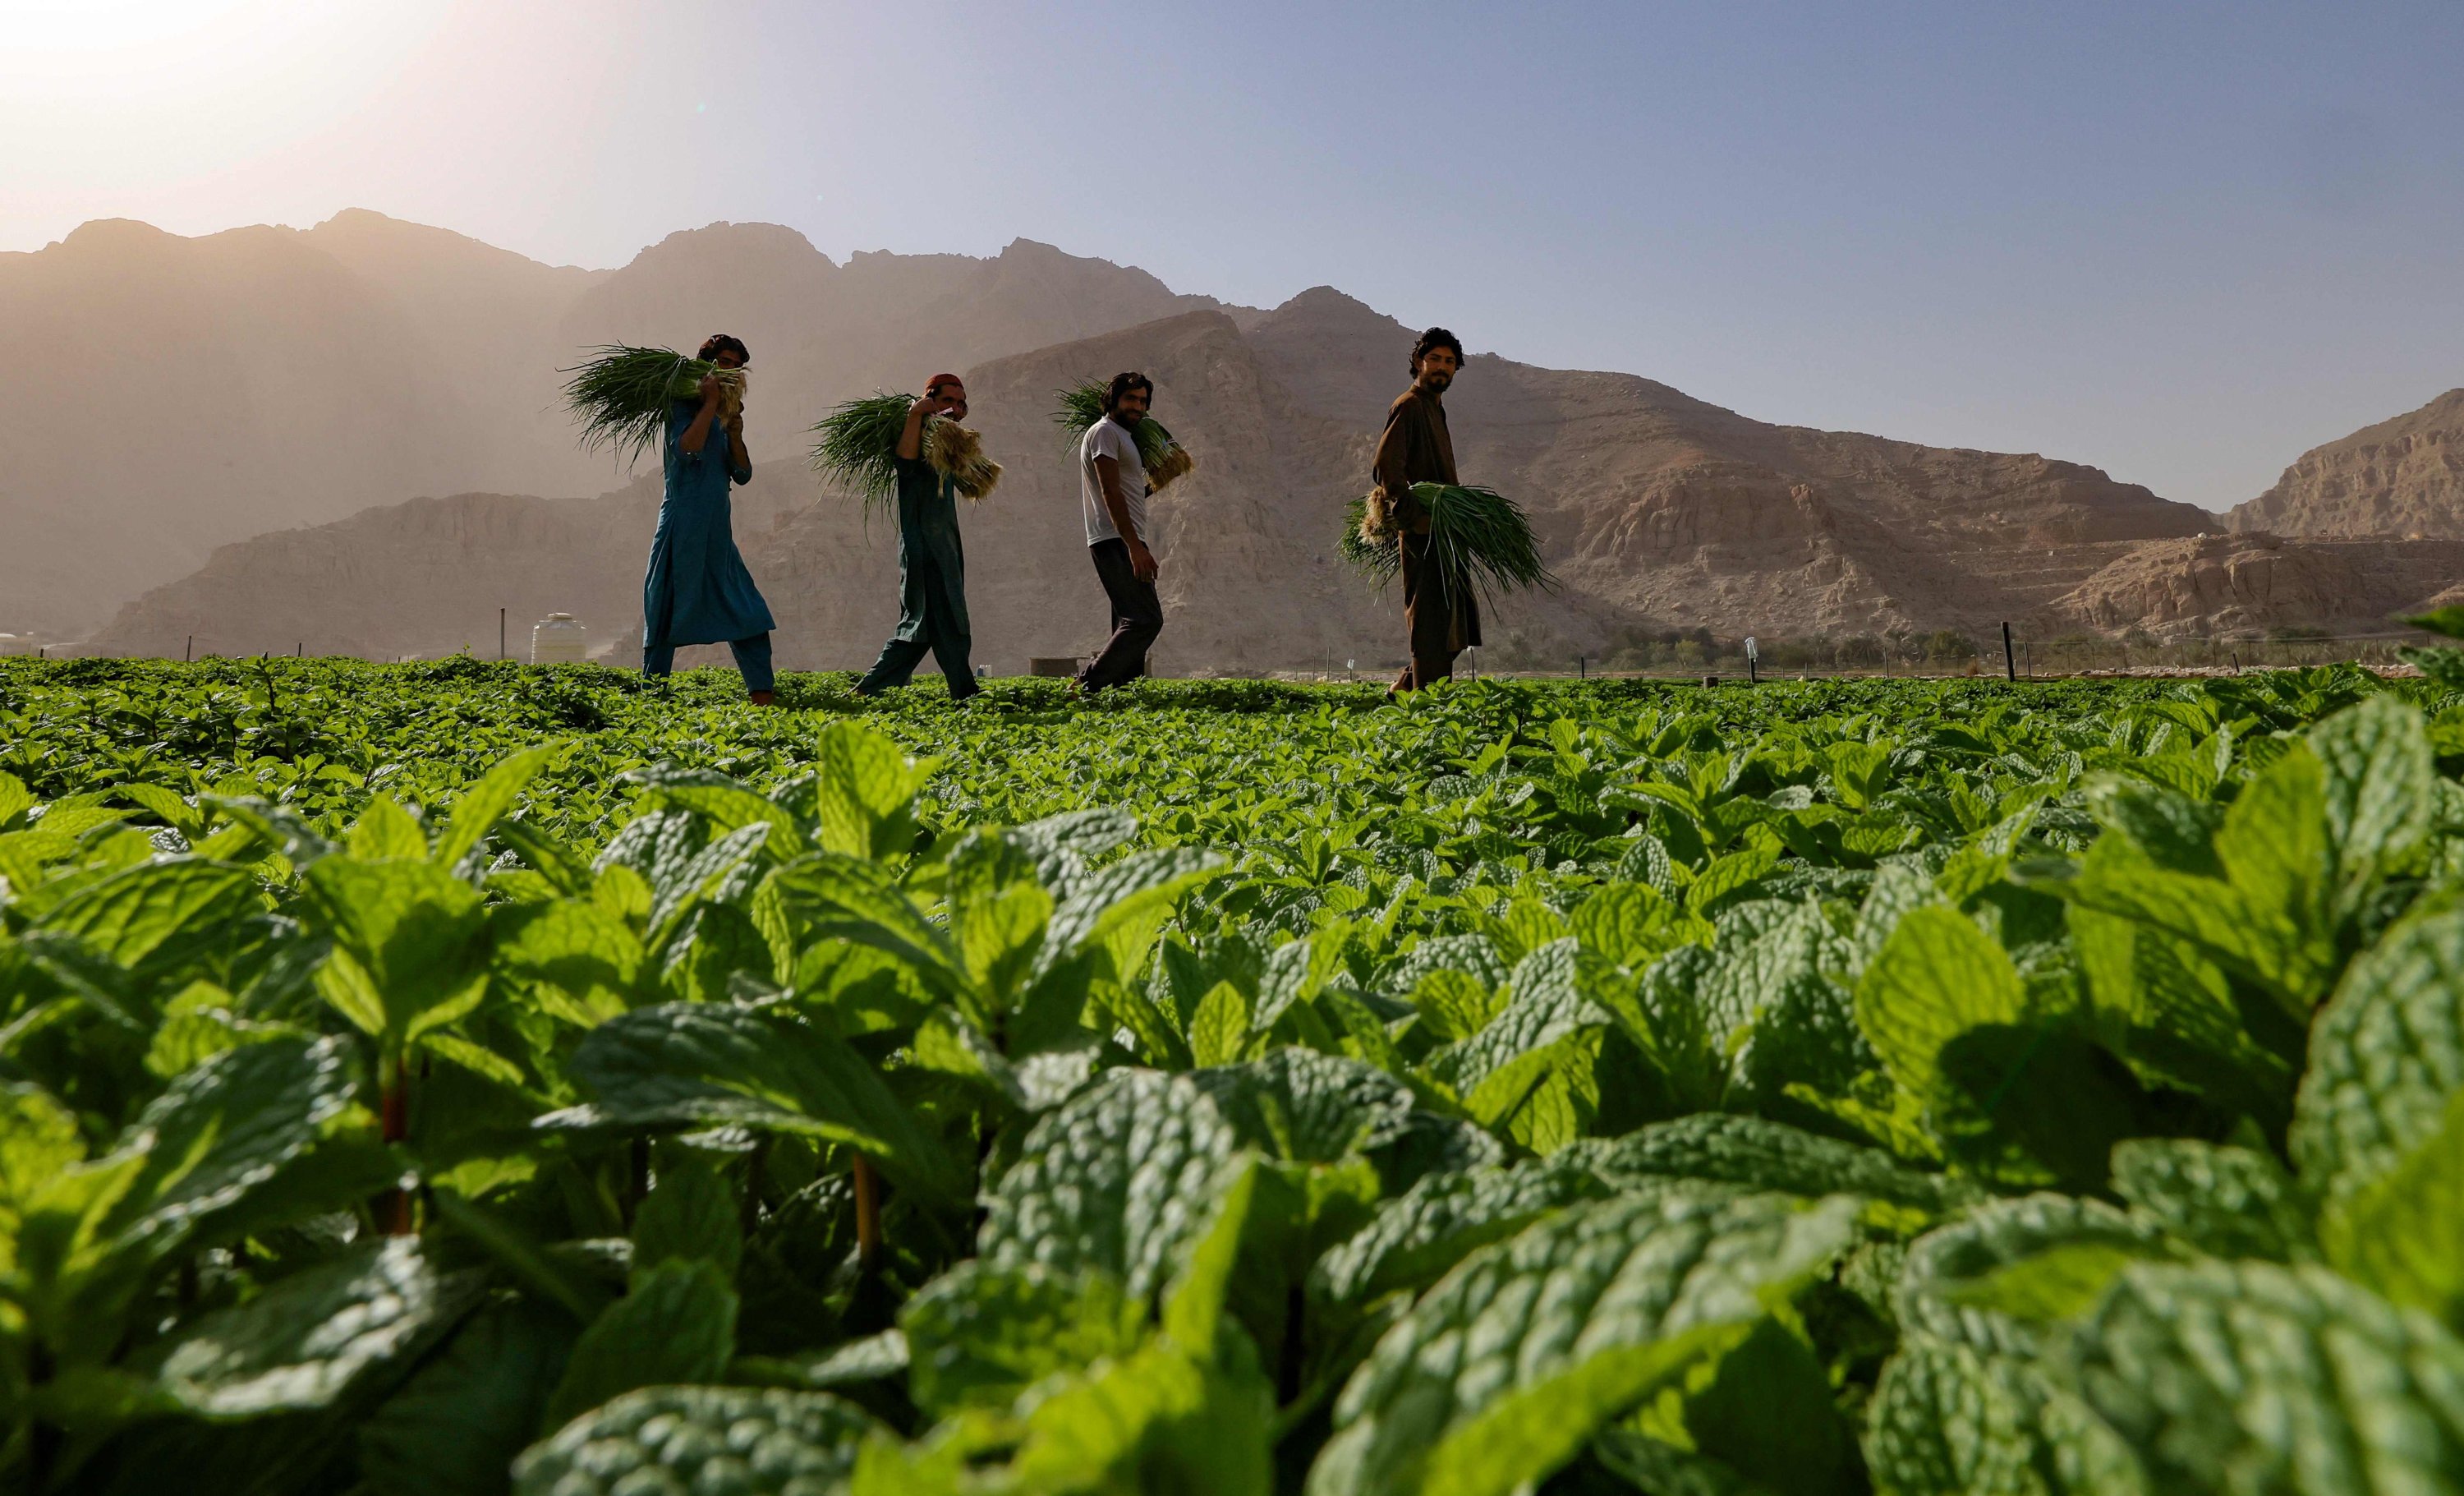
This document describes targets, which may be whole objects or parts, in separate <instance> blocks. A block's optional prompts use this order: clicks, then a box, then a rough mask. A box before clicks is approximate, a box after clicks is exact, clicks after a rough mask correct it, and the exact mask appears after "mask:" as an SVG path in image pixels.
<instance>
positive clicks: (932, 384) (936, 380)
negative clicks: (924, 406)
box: [924, 374, 967, 393]
mask: <svg viewBox="0 0 2464 1496" xmlns="http://www.w3.org/2000/svg"><path fill="white" fill-rule="evenodd" d="M942 385H957V386H958V387H959V388H961V389H964V388H966V387H967V382H966V381H965V380H962V379H960V378H959V377H958V376H957V375H956V374H935V375H934V376H933V377H932V378H931V379H928V380H926V381H925V382H924V388H925V391H926V392H927V393H930V392H931V391H933V390H935V389H938V388H940V387H941V386H942Z"/></svg>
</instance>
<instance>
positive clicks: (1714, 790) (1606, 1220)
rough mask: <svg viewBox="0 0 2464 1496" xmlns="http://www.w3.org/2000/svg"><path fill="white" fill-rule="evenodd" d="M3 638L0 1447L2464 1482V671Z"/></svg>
mask: <svg viewBox="0 0 2464 1496" xmlns="http://www.w3.org/2000/svg"><path fill="white" fill-rule="evenodd" d="M847 686H848V681H847V677H844V676H802V677H795V676H791V677H788V678H786V679H784V680H783V681H782V682H781V699H782V702H783V704H784V705H785V706H786V707H787V710H783V711H776V710H774V711H766V712H765V711H760V710H757V709H753V708H750V707H748V706H745V705H743V704H742V703H741V701H740V699H739V698H740V688H739V687H738V686H737V683H736V680H735V677H734V676H733V675H732V674H725V675H721V674H714V673H709V672H701V673H695V674H691V675H688V676H685V677H680V678H678V680H677V681H676V683H675V684H674V685H673V686H672V687H671V688H670V689H669V690H667V691H665V692H645V691H644V690H642V689H641V688H640V687H639V685H638V683H637V682H636V681H634V680H633V679H632V678H631V677H629V676H627V675H622V674H619V673H617V672H613V671H598V670H593V669H585V668H573V669H562V670H523V669H517V668H515V667H511V666H489V665H481V664H477V663H474V662H472V661H468V660H458V661H448V662H442V663H438V664H432V665H419V666H408V667H382V666H371V665H359V664H352V663H346V662H345V663H337V662H297V661H267V662H220V661H215V662H208V663H206V664H202V665H197V666H179V665H156V664H143V663H133V662H119V661H72V662H65V663H50V664H44V663H35V662H26V661H5V662H0V879H5V880H6V883H5V892H0V1408H4V1409H6V1410H7V1423H6V1427H5V1437H6V1439H7V1443H6V1445H5V1448H0V1472H5V1475H6V1477H7V1480H8V1481H9V1482H10V1483H11V1487H10V1488H14V1489H27V1490H59V1491H70V1490H75V1491H80V1492H83V1491H96V1492H113V1493H117V1492H128V1493H132V1496H133V1493H140V1492H143V1493H149V1496H150V1493H153V1492H158V1491H164V1490H177V1491H180V1492H183V1493H193V1492H224V1491H229V1492H234V1493H236V1492H250V1493H263V1496H279V1493H288V1492H327V1491H331V1492H368V1493H386V1496H391V1493H403V1496H409V1493H414V1492H418V1493H448V1496H458V1493H465V1492H487V1491H503V1490H507V1489H512V1490H516V1491H519V1492H522V1493H525V1496H595V1493H606V1496H648V1493H666V1492H710V1493H737V1492H779V1493H791V1492H792V1493H797V1496H806V1493H824V1492H832V1491H841V1490H848V1491H854V1492H861V1493H864V1496H891V1493H921V1496H935V1493H957V1492H1022V1493H1026V1492H1032V1493H1046V1492H1050V1493H1058V1492H1133V1491H1154V1492H1174V1493H1180V1492H1190V1493H1200V1496H1216V1493H1221V1496H1235V1493H1264V1492H1267V1491H1293V1492H1307V1493H1309V1496H1346V1493H1353V1492H1359V1493H1366V1496H1388V1493H1425V1496H1439V1493H1445V1496H1508V1493H1513V1492H1520V1491H1527V1490H1543V1491H1549V1492H1567V1493H1573V1492H1581V1493H1591V1492H1610V1491H1624V1490H1637V1489H1639V1490H1644V1491H1651V1492H1660V1493H1666V1496H1696V1493H1703V1496H1724V1493H1746V1492H1754V1491H1771V1492H1782V1493H1793V1492H1814V1493H1822V1492H1859V1491H1865V1490H1880V1491H1889V1492H1911V1493H1914V1492H1953V1491H1981V1492H1995V1493H2013V1496H2021V1493H2048V1496H2051V1493H2087V1492H2098V1493H2106V1492H2134V1491H2145V1492H2151V1493H2153V1492H2178V1491H2217V1492H2235V1493H2243V1492H2250V1493H2260V1492H2266V1493H2275V1492H2322V1493H2323V1492H2345V1491H2354V1492H2387V1493H2394V1492H2431V1491H2440V1490H2453V1489H2459V1488H2464V1336H2459V1333H2458V1331H2459V1330H2464V789H2459V786H2458V784H2457V782H2456V780H2455V775H2456V773H2457V771H2458V770H2459V769H2464V704H2458V703H2464V693H2458V692H2457V691H2456V690H2454V689H2453V688H2452V687H2451V686H2450V685H2448V684H2442V683H2441V682H2439V681H2437V680H2431V681H2409V682H2398V683H2392V684H2387V683H2381V682H2379V681H2377V680H2376V679H2374V678H2373V677H2370V676H2368V675H2365V674H2363V673H2361V672H2359V671H2345V670H2320V671H2298V672H2294V671H2288V672H2280V673H2275V674H2269V675H2254V676H2248V677H2241V678H2229V679H2220V680H2216V681H2212V682H2208V683H2203V684H2198V685H2175V684H2145V685H2098V686H2090V685H2048V686H2034V687H2030V686H2019V687H2013V686H2008V685H2003V684H2000V683H1993V682H1983V683H1980V682H1945V683H1919V682H1908V681H1883V682H1859V683H1832V684H1823V683H1802V684H1800V683H1791V684H1780V685H1766V686H1764V687H1761V688H1759V689H1745V688H1739V687H1730V688H1725V689H1717V690H1704V689H1699V688H1690V687H1679V686H1661V685H1653V684H1643V683H1634V682H1619V683H1595V684H1591V685H1555V686H1529V685H1516V684H1501V683H1493V682H1478V683H1468V684H1464V685H1461V686H1458V687H1454V688H1449V689H1446V690H1442V691H1440V692H1436V693H1427V694H1424V695H1423V696H1421V697H1419V698H1416V699H1414V700H1412V701H1409V702H1408V703H1405V704H1403V705H1399V706H1397V705H1389V704H1386V703H1385V702H1384V700H1383V697H1382V696H1381V695H1380V694H1379V693H1377V692H1376V691H1375V690H1374V689H1371V688H1365V687H1364V688H1301V687H1285V686H1272V685H1265V684H1260V683H1251V682H1216V683H1202V682H1190V683H1168V682H1150V683H1144V684H1142V685H1140V686H1138V687H1136V688H1135V689H1133V690H1132V691H1128V692H1124V693H1119V694H1117V695H1115V696H1112V697H1108V698H1106V699H1105V700H1103V701H1101V702H1100V703H1098V704H1095V705H1091V706H1082V705H1079V704H1078V703H1076V702H1074V701H1072V700H1070V699H1069V698H1068V697H1067V695H1066V694H1065V693H1063V692H1061V691H1060V690H1058V689H1057V686H1056V685H1054V684H1047V683H1040V682H1038V683H1027V682H996V683H994V684H993V688H992V690H991V691H990V692H989V693H987V694H986V696H985V697H984V698H981V699H979V701H977V702H975V703H971V704H969V705H966V706H963V707H953V706H951V705H950V704H949V703H948V702H947V701H946V700H945V699H944V698H943V696H942V693H941V692H940V690H939V689H938V688H937V687H932V688H923V689H917V690H913V691H910V692H907V693H902V697H903V699H899V700H896V701H894V702H891V703H880V702H859V701H857V700H855V699H854V698H853V697H852V696H851V695H850V694H849V693H848V691H847Z"/></svg>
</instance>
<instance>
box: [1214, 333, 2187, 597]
mask: <svg viewBox="0 0 2464 1496" xmlns="http://www.w3.org/2000/svg"><path fill="white" fill-rule="evenodd" d="M1413 336H1414V335H1413V332H1412V330H1411V329H1408V328H1405V327H1403V326H1402V325H1401V324H1399V323H1397V322H1396V321H1394V320H1393V319H1390V318H1386V317H1383V316H1381V315H1379V314H1378V313H1376V312H1375V311H1372V310H1371V309H1369V308H1368V307H1366V306H1363V305H1361V304H1360V303H1359V302H1357V301H1354V300H1353V299H1352V298H1351V297H1346V296H1343V295H1341V294H1340V293H1338V292H1335V291H1332V290H1331V289H1328V288H1325V287H1319V288H1317V289H1315V290H1312V291H1309V292H1307V293H1304V294H1303V295H1301V296H1299V297H1294V298H1293V299H1292V300H1291V301H1289V302H1287V303H1286V304H1285V305H1284V306H1281V307H1278V308H1276V309H1275V310H1274V311H1273V312H1271V313H1269V314H1267V315H1266V316H1265V318H1264V319H1261V320H1259V321H1258V323H1257V324H1256V325H1255V326H1254V327H1253V328H1252V329H1251V331H1250V333H1249V340H1250V341H1251V343H1252V344H1253V345H1254V346H1256V347H1257V349H1258V351H1259V356H1260V358H1261V361H1262V362H1263V363H1265V365H1266V367H1268V368H1269V369H1270V370H1272V371H1273V372H1274V373H1275V374H1276V376H1277V377H1278V378H1279V379H1281V380H1282V381H1283V382H1284V383H1285V384H1286V385H1288V386H1289V387H1290V388H1291V389H1292V390H1293V391H1294V392H1295V394H1296V396H1297V397H1298V398H1299V399H1300V400H1301V401H1302V402H1303V403H1304V404H1305V405H1307V406H1308V407H1309V408H1311V409H1313V410H1315V411H1317V412H1318V413H1320V414H1323V415H1326V416H1328V417H1330V418H1332V419H1334V420H1336V421H1338V422H1341V423H1344V424H1346V425H1347V426H1350V427H1352V428H1354V429H1367V430H1375V429H1376V426H1377V424H1378V422H1379V421H1380V420H1382V418H1383V414H1384V411H1385V408H1386V405H1387V403H1388V402H1389V401H1391V400H1392V399H1393V398H1394V396H1395V395H1396V394H1397V393H1399V392H1400V391H1401V389H1402V388H1403V386H1404V385H1405V383H1406V378H1405V365H1406V362H1407V360H1408V357H1409V354H1410V350H1411V345H1412V340H1413ZM1475 346H1476V343H1475ZM1446 407H1447V410H1448V413H1449V419H1450V421H1451V424H1452V429H1453V433H1454V438H1455V451H1456V456H1457V464H1458V467H1459V468H1460V469H1461V470H1462V473H1463V477H1464V480H1465V481H1467V482H1479V483H1486V484H1489V485H1491V486H1493V487H1496V488H1498V489H1499V490H1501V491H1502V492H1505V493H1507V494H1510V495H1513V496H1514V497H1516V498H1517V499H1518V500H1520V501H1521V502H1522V503H1523V504H1524V505H1525V506H1526V508H1528V509H1529V511H1530V512H1531V514H1532V516H1533V518H1534V522H1535V524H1536V525H1537V526H1538V528H1539V530H1540V533H1541V537H1542V539H1543V540H1544V542H1545V544H1546V548H1547V553H1548V555H1549V557H1550V560H1551V563H1552V564H1553V565H1555V566H1556V567H1557V569H1558V570H1559V572H1560V573H1561V574H1562V575H1563V576H1564V577H1565V578H1566V579H1567V581H1568V582H1569V583H1572V584H1573V593H1572V594H1571V595H1570V597H1569V598H1568V599H1567V603H1568V611H1567V612H1566V613H1565V615H1564V616H1563V617H1562V618H1561V619H1560V620H1559V622H1560V625H1561V627H1562V628H1563V629H1565V630H1571V632H1569V633H1568V639H1567V642H1568V643H1569V644H1571V645H1574V646H1581V645H1585V644H1588V643H1591V642H1594V641H1595V639H1596V637H1597V635H1596V628H1597V627H1604V626H1606V625H1607V624H1608V623H1610V622H1612V621H1617V622H1628V623H1634V622H1645V621H1648V622H1654V623H1659V624H1663V625H1674V624H1682V625H1686V626H1691V625H1695V624H1707V625H1709V626H1710V627H1714V628H1716V629H1719V630H1720V631H1722V632H1725V633H1731V634H1743V633H1749V632H1757V631H1759V632H1795V631H1806V630H1813V629H1825V630H1839V629H1865V628H1875V629H1881V628H1888V627H1928V628H1929V627H1944V626H1946V625H1948V626H1953V627H1984V626H1987V625H1990V624H1991V622H1993V621H1995V620H1998V619H1999V618H2002V617H2013V616H2018V617H2025V616H2028V615H2029V614H2030V613H2032V612H2033V611H2035V610H2037V609H2039V608H2041V607H2042V606H2043V605H2045V604H2046V603H2047V602H2048V601H2049V600H2050V599H2051V598H2052V597H2053V596H2055V595H2056V594H2057V593H2058V592H2060V591H2062V590H2064V589H2065V588H2067V587H2068V586H2070V585H2071V584H2073V583H2076V582H2077V581H2078V580H2079V578H2080V577H2083V576H2085V575H2087V574H2088V573H2090V572H2092V571H2094V570H2095V569H2096V568H2097V566H2099V565H2101V564H2102V561H2103V558H2101V557H2099V556H2094V555H2083V554H2080V553H2079V549H2078V547H2079V544H2080V543H2081V542H2090V541H2110V540H2126V539H2159V538H2167V537H2177V536H2188V535H2196V534H2200V533H2203V532H2205V531H2207V530H2210V529H2212V528H2213V517H2212V516H2210V515H2209V514H2208V513H2207V512H2206V511H2204V510H2201V509H2198V508H2196V507H2194V506H2192V505H2189V504H2177V503H2172V502H2169V501H2167V500H2165V499H2161V498H2158V497H2157V496H2156V495H2153V494H2151V493H2149V492H2148V491H2147V490H2146V489H2145V488H2141V487H2139V486H2137V485H2135V484H2123V483H2116V482H2114V481H2113V480H2112V479H2110V478H2108V477H2107V476H2106V475H2105V474H2104V473H2101V472H2099V471H2097V470H2096V469H2094V468H2087V467H2081V466H2079V465H2077V464H2074V463H2066V462H2057V461H2051V460H2048V459H2046V458H2043V457H2038V456H2035V455H2014V454H2010V453H2001V452H1984V451H1966V450H1955V449H1945V448H1932V447H1924V446H1919V445H1917V444H1914V443H1909V442H1896V441H1890V440H1887V439H1885V438H1881V437H1877V436H1867V435H1862V434H1859V433H1856V432H1840V431H1819V430H1814V429H1808V428H1803V427H1784V426H1773V425H1770V424H1768V423H1765V422H1761V421H1755V420H1752V419H1750V418H1748V417H1746V416H1742V415H1739V414H1737V413H1736V412H1735V411H1732V410H1727V409H1724V408H1722V407H1718V406H1714V405H1711V404H1708V403H1707V402H1705V401H1701V400H1697V399H1695V398H1693V397H1692V396H1690V395H1686V394H1684V393H1683V392H1682V391H1680V390H1676V389H1672V388H1670V387H1669V386H1667V385H1661V384H1657V383H1655V382H1653V381H1650V380H1646V379H1639V378H1637V377H1635V376H1633V375H1628V374H1610V373H1594V372H1587V371H1579V370H1562V369H1545V368H1539V367H1536V366H1534V365H1531V364H1528V363H1515V362H1513V361H1511V360H1507V359H1502V358H1499V357H1496V356H1494V355H1490V354H1475V355H1474V356H1473V357H1472V359H1471V360H1470V362H1469V363H1468V364H1467V365H1466V367H1465V369H1464V371H1463V375H1462V377H1461V378H1460V379H1459V380H1458V381H1457V382H1456V385H1455V387H1454V389H1453V391H1452V392H1451V393H1449V394H1448V395H1447V397H1446ZM1353 481H1354V482H1356V483H1359V484H1361V485H1363V486H1365V484H1366V473H1362V474H1360V475H1359V476H1358V477H1357V478H1355V479H1354V480H1353ZM1543 611H1544V612H1545V611H1546V610H1543Z"/></svg>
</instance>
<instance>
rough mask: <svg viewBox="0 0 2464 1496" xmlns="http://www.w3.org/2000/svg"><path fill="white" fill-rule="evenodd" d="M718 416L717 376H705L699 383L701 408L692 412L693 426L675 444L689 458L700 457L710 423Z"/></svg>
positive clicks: (706, 440) (686, 429) (708, 436)
mask: <svg viewBox="0 0 2464 1496" xmlns="http://www.w3.org/2000/svg"><path fill="white" fill-rule="evenodd" d="M717 416H718V376H717V375H715V374H705V375H703V376H702V381H701V408H700V409H698V410H696V411H694V412H693V425H691V426H688V427H686V428H685V434H684V437H683V439H682V440H680V441H678V442H677V443H676V445H677V446H679V447H681V448H683V449H684V450H685V452H686V454H687V455H689V456H695V457H697V456H699V455H701V450H702V447H703V446H704V445H705V444H706V443H708V442H709V440H710V423H711V422H712V421H714V420H715V419H716V418H717Z"/></svg>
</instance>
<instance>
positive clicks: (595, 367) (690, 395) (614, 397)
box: [557, 343, 744, 463]
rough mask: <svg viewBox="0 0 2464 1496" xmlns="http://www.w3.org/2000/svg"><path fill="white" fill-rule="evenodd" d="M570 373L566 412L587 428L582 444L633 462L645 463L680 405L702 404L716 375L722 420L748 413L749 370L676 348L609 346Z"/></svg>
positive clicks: (565, 403)
mask: <svg viewBox="0 0 2464 1496" xmlns="http://www.w3.org/2000/svg"><path fill="white" fill-rule="evenodd" d="M590 352H591V357H590V358H589V359H588V360H587V361H586V362H584V363H580V364H578V365H576V366H574V367H572V368H569V369H559V370H557V372H558V373H560V374H570V375H572V376H573V377H572V378H571V379H568V380H566V381H565V382H564V407H565V408H566V409H567V410H569V411H571V412H573V415H574V418H575V419H576V420H579V421H580V422H581V423H582V445H583V447H585V448H588V449H591V450H593V451H596V450H597V449H599V448H601V447H605V448H608V449H609V450H611V451H614V452H615V453H616V455H617V456H619V457H621V458H623V459H624V460H625V461H627V462H628V463H629V462H632V461H634V460H635V459H637V458H639V457H640V456H641V455H642V453H643V452H645V451H649V449H650V448H651V447H654V446H656V445H657V444H658V442H659V439H660V438H661V436H662V435H664V434H665V431H666V427H667V421H668V408H669V407H670V406H671V404H672V403H673V402H675V401H678V400H694V401H697V400H699V399H701V382H702V381H703V380H704V379H706V378H708V377H709V376H711V375H713V374H715V375H717V376H718V377H719V383H720V385H721V386H722V388H721V394H720V400H719V411H718V414H719V419H721V420H733V419H735V418H736V417H737V416H738V415H741V414H742V413H743V410H744V371H743V370H742V369H723V368H720V367H719V366H718V365H717V364H715V363H709V362H707V361H705V360H701V359H689V358H687V357H685V356H684V355H683V354H681V353H678V352H677V351H676V350H675V349H673V348H635V347H629V346H627V345H626V344H624V343H609V344H607V345H606V346H605V347H600V348H593V349H592V350H590Z"/></svg>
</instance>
